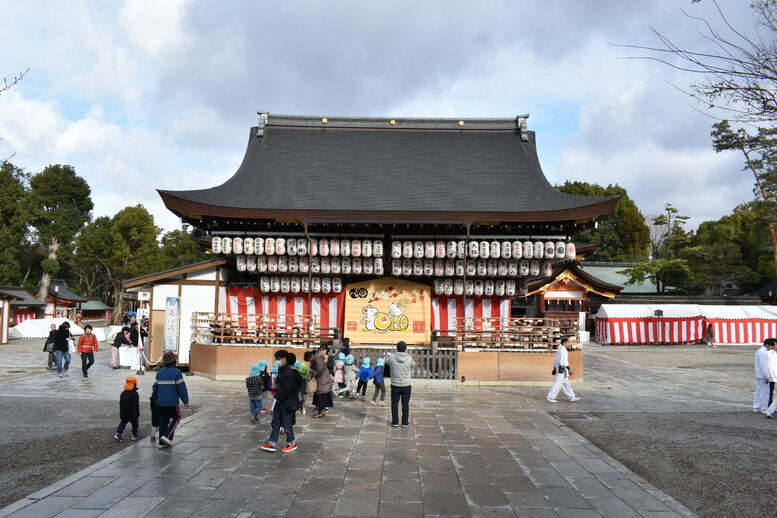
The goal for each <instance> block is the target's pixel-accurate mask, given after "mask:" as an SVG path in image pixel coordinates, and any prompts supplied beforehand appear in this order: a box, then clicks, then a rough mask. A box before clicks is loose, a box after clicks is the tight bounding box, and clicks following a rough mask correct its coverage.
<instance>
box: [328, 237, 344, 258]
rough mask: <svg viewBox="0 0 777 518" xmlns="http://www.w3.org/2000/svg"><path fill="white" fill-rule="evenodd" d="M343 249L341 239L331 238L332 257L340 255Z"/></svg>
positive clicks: (330, 251) (330, 250)
mask: <svg viewBox="0 0 777 518" xmlns="http://www.w3.org/2000/svg"><path fill="white" fill-rule="evenodd" d="M341 252H342V250H340V240H339V239H330V240H329V255H331V256H332V257H340V255H341Z"/></svg>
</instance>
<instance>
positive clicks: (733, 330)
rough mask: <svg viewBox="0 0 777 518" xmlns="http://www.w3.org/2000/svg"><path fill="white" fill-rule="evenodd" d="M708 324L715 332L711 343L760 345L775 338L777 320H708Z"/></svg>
mask: <svg viewBox="0 0 777 518" xmlns="http://www.w3.org/2000/svg"><path fill="white" fill-rule="evenodd" d="M708 322H709V324H710V325H711V326H712V329H713V331H714V332H715V338H714V340H713V341H714V342H715V343H719V344H751V343H752V344H760V343H763V341H764V340H766V339H767V338H774V337H777V320H766V319H761V318H752V319H737V320H724V319H718V318H714V319H713V318H710V319H708Z"/></svg>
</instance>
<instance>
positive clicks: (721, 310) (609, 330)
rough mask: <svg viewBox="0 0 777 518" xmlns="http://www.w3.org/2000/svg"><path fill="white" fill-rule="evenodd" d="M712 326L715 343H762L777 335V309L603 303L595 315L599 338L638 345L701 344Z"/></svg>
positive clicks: (609, 341)
mask: <svg viewBox="0 0 777 518" xmlns="http://www.w3.org/2000/svg"><path fill="white" fill-rule="evenodd" d="M656 315H661V316H656ZM709 325H711V326H713V327H712V328H713V331H714V339H713V340H714V342H715V343H722V344H754V343H761V342H763V340H764V339H766V338H769V337H770V336H777V310H775V309H774V308H771V307H770V306H713V305H697V304H602V306H601V307H600V308H599V312H598V313H597V314H596V341H597V342H598V343H603V344H635V345H638V344H667V345H679V344H694V343H702V342H703V341H704V339H705V336H706V333H707V326H709Z"/></svg>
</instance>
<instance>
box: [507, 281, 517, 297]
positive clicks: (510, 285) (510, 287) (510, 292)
mask: <svg viewBox="0 0 777 518" xmlns="http://www.w3.org/2000/svg"><path fill="white" fill-rule="evenodd" d="M505 295H507V296H508V297H512V296H514V295H515V281H514V280H512V279H509V280H507V281H506V282H505Z"/></svg>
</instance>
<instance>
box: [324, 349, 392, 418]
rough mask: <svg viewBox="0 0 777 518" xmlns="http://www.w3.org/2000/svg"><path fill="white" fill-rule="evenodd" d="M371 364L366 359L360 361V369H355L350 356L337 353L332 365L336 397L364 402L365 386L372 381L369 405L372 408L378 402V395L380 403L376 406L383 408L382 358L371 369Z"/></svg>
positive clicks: (384, 393)
mask: <svg viewBox="0 0 777 518" xmlns="http://www.w3.org/2000/svg"><path fill="white" fill-rule="evenodd" d="M371 364H372V360H370V358H369V357H366V358H364V359H363V360H362V363H361V367H356V365H354V357H353V355H352V354H349V355H346V354H345V353H339V354H338V356H337V360H336V361H335V364H334V371H335V372H334V380H335V383H337V390H336V391H335V394H337V397H338V398H342V397H350V398H351V399H356V398H357V397H358V398H360V399H361V400H362V401H364V400H365V398H366V396H367V385H368V384H369V381H370V380H373V381H372V382H373V384H374V385H375V392H374V393H373V395H372V400H371V401H370V404H371V405H373V406H374V405H375V404H376V401H377V400H378V394H380V401H377V404H378V405H380V406H385V403H384V400H385V398H386V384H385V381H384V380H385V377H386V372H385V371H384V369H385V361H384V359H383V358H378V359H377V361H376V362H375V367H374V368H373V367H371Z"/></svg>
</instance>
